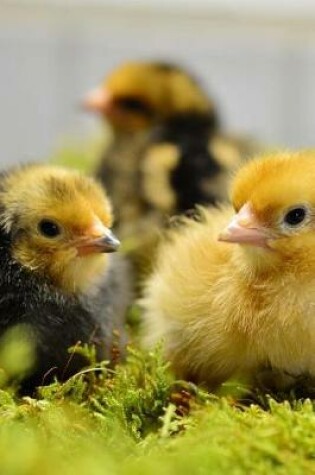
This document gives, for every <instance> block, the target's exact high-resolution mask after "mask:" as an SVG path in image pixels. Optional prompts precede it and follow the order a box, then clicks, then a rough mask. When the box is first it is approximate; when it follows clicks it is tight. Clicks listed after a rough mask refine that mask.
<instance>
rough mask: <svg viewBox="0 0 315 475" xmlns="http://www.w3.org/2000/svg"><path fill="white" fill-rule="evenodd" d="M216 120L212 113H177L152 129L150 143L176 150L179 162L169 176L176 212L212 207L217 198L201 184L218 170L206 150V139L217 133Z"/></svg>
mask: <svg viewBox="0 0 315 475" xmlns="http://www.w3.org/2000/svg"><path fill="white" fill-rule="evenodd" d="M218 127H219V124H218V119H217V117H216V116H215V114H214V113H197V112H192V113H189V114H187V113H186V114H179V115H177V116H174V117H172V118H170V119H169V120H167V121H165V123H164V124H163V125H160V126H158V127H156V128H155V130H154V132H153V134H152V142H153V143H154V144H159V143H163V142H166V143H172V144H174V145H176V146H177V147H178V148H179V150H180V160H179V164H178V165H177V167H176V168H175V169H174V170H173V171H172V173H171V176H170V186H171V187H172V189H173V190H174V191H175V194H176V197H177V206H176V212H183V211H185V210H188V209H190V208H193V207H194V206H195V205H196V204H215V203H216V202H217V197H216V196H215V195H214V194H212V193H211V192H209V191H207V190H206V189H205V187H204V186H203V184H204V183H205V182H206V181H207V180H210V179H211V180H212V179H215V177H216V176H217V175H219V174H220V172H221V171H222V167H221V166H220V165H219V163H218V162H217V161H216V159H215V157H214V156H213V155H212V154H211V152H210V151H209V147H208V144H209V140H210V139H211V137H212V136H213V135H214V134H215V133H216V132H217V130H218Z"/></svg>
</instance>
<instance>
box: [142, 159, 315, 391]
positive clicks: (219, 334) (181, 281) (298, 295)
mask: <svg viewBox="0 0 315 475" xmlns="http://www.w3.org/2000/svg"><path fill="white" fill-rule="evenodd" d="M314 180H315V155H314V154H312V153H306V152H305V153H300V154H292V155H290V154H281V155H280V154H279V155H276V156H270V157H266V158H265V159H262V160H256V161H253V162H252V163H250V164H248V165H247V166H245V167H244V169H243V170H241V171H240V172H239V174H238V175H237V177H236V179H235V181H234V186H233V189H232V198H233V205H234V208H235V209H236V210H237V211H238V210H239V209H240V208H241V207H242V206H243V205H244V204H245V203H246V202H251V203H252V205H253V207H254V210H255V211H257V214H258V215H259V217H260V219H261V222H263V223H264V225H266V226H269V227H270V228H271V229H272V230H273V231H274V233H275V238H274V240H273V241H272V242H271V244H270V249H268V250H266V249H261V248H254V247H253V246H250V245H246V246H245V245H239V244H230V243H224V242H218V235H219V233H220V232H221V231H222V230H223V229H224V228H225V226H226V225H227V224H228V223H229V221H230V219H231V217H232V216H233V214H234V213H235V211H234V210H233V208H232V207H231V208H230V207H228V208H223V209H221V210H214V209H213V210H205V211H204V217H203V220H202V222H194V221H191V220H187V221H186V225H185V226H184V227H180V228H179V229H178V230H174V231H172V232H171V235H170V237H169V239H168V241H166V242H165V243H164V244H163V245H162V246H161V249H160V253H159V258H158V260H157V266H156V271H155V273H154V275H153V276H152V278H151V279H150V281H149V282H148V284H147V289H146V296H145V299H144V301H143V306H144V309H145V335H146V336H145V343H146V345H149V346H152V345H154V344H156V343H157V342H158V341H160V340H164V344H165V354H166V357H167V358H168V359H169V360H170V361H171V363H172V366H173V368H174V370H175V372H176V374H177V375H178V376H179V377H184V378H187V379H190V380H193V381H196V382H199V383H205V384H206V385H207V386H208V387H209V388H210V389H215V388H217V387H218V385H220V384H221V383H222V382H224V381H226V380H227V379H229V378H231V377H235V376H242V377H245V378H247V379H252V378H253V377H255V376H256V375H257V373H258V372H259V371H260V369H261V368H265V367H271V368H273V369H276V370H280V371H283V372H288V373H290V374H292V375H300V374H304V373H307V374H310V375H311V376H315V354H314V345H315V233H314V230H315V222H313V220H314V214H313V213H311V215H310V220H309V222H308V223H307V225H305V226H303V227H302V228H301V229H300V230H299V232H291V231H290V232H289V231H287V230H286V229H282V228H281V226H280V224H279V219H280V216H281V213H282V210H283V209H286V208H287V207H290V206H291V205H294V204H301V203H305V202H307V203H310V206H311V207H312V210H315V191H314V185H313V184H314Z"/></svg>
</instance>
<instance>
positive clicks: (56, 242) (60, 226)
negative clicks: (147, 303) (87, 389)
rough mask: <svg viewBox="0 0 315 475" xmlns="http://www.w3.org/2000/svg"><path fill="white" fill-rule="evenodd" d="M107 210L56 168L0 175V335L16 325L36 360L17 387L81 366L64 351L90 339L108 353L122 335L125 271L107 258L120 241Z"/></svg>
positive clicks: (96, 190)
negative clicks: (26, 332) (21, 327)
mask: <svg viewBox="0 0 315 475" xmlns="http://www.w3.org/2000/svg"><path fill="white" fill-rule="evenodd" d="M112 221H113V217H112V211H111V205H110V203H109V200H108V198H107V196H106V194H105V192H104V191H103V188H102V187H101V186H100V185H98V184H97V183H96V182H94V180H92V179H90V178H87V177H84V176H82V175H80V174H79V173H77V172H73V171H68V170H66V169H63V168H59V167H52V166H43V165H28V166H24V167H20V168H15V169H12V170H9V171H8V172H5V173H2V175H1V177H0V229H1V231H0V261H1V270H0V313H1V319H0V322H1V324H0V334H1V335H2V334H4V333H5V332H6V330H7V329H9V328H11V327H13V326H15V325H18V324H23V325H24V326H26V327H27V328H28V329H29V332H30V334H31V335H32V338H31V339H32V343H33V344H34V346H35V355H36V365H35V369H34V371H33V372H32V374H30V375H28V377H27V378H26V379H25V381H24V386H23V390H24V391H31V390H32V388H33V387H34V386H35V385H39V384H46V383H48V382H50V381H51V379H52V378H53V377H54V376H57V377H58V378H59V379H62V380H63V379H66V378H68V377H69V376H70V375H72V374H73V373H75V372H77V371H78V370H79V369H80V368H82V366H84V365H85V364H86V361H85V359H84V358H83V357H82V356H79V355H77V354H73V355H70V354H69V353H68V348H69V347H72V346H75V345H77V344H78V343H79V342H81V343H83V344H84V343H91V344H95V346H96V349H97V358H98V359H104V358H109V357H110V352H111V345H112V343H113V331H114V330H116V329H117V330H118V331H119V332H120V333H121V338H122V343H123V342H124V339H125V334H124V314H125V311H126V307H127V305H128V304H129V300H130V290H129V282H128V272H127V267H126V264H125V263H124V262H123V261H119V260H115V259H112V258H111V257H110V256H109V255H108V253H112V252H114V251H116V250H117V249H118V247H119V241H118V240H117V238H116V237H115V236H114V235H113V233H112V232H111V231H110V228H111V226H112Z"/></svg>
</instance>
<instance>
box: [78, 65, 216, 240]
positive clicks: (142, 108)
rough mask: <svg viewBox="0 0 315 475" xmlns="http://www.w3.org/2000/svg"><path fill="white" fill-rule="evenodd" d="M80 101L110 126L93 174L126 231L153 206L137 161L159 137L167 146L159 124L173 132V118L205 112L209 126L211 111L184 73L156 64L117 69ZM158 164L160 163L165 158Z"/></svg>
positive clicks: (145, 171) (212, 119) (120, 224)
mask: <svg viewBox="0 0 315 475" xmlns="http://www.w3.org/2000/svg"><path fill="white" fill-rule="evenodd" d="M85 105H86V107H87V108H89V109H91V110H94V111H98V112H100V113H101V114H102V115H103V116H104V117H105V119H106V120H107V121H108V122H109V124H110V125H111V127H112V130H113V134H114V138H113V142H112V144H111V146H110V147H109V148H108V150H107V151H106V153H105V154H104V156H103V158H102V160H101V162H100V164H99V168H98V170H97V173H96V174H97V176H98V177H99V178H100V180H101V181H102V182H103V183H104V185H105V187H107V188H108V191H109V193H110V195H111V196H112V199H113V206H114V210H115V216H116V218H117V222H118V225H119V227H120V228H121V227H122V228H123V230H124V232H123V234H127V235H128V234H129V233H130V228H132V227H133V225H134V224H135V223H136V221H137V220H139V219H140V218H142V217H143V216H144V215H146V214H147V212H148V210H149V209H150V208H152V203H151V202H150V200H147V197H146V194H147V190H148V188H149V187H150V185H146V184H145V183H144V181H145V180H146V177H147V175H148V182H150V179H151V177H150V176H149V174H148V172H147V169H146V168H143V166H142V165H143V163H144V162H145V161H146V158H147V155H148V154H150V152H151V147H152V145H154V146H155V143H156V140H157V138H158V136H159V137H161V138H162V140H163V142H166V143H167V145H169V143H168V142H167V140H166V139H167V137H164V136H163V137H162V135H163V133H162V130H160V127H164V128H166V129H168V125H167V124H168V122H169V121H170V131H172V122H173V121H172V118H173V117H174V116H178V115H179V116H180V117H182V116H184V117H185V114H196V115H197V116H198V114H202V116H203V115H205V116H206V117H207V119H208V117H209V121H210V122H211V125H212V123H213V122H215V119H214V115H215V112H214V109H213V106H212V104H211V103H210V100H209V99H208V97H207V95H206V93H205V92H204V91H203V90H202V89H201V87H200V86H199V84H198V83H197V82H196V80H195V79H194V78H193V77H192V76H191V75H190V74H189V73H187V72H186V71H184V70H183V69H181V68H179V67H177V66H173V65H170V64H166V63H158V62H134V63H127V64H124V65H122V66H121V67H118V68H117V69H116V70H115V71H113V73H112V74H110V75H109V77H108V78H107V79H106V81H105V82H104V84H103V85H102V86H101V87H100V88H99V89H97V90H96V91H93V92H92V93H90V94H89V95H88V96H87V98H86V101H85ZM155 127H158V130H157V131H156V130H155ZM184 134H187V128H186V129H185V132H184ZM163 152H164V149H163ZM150 156H151V154H150ZM161 162H162V164H164V162H165V159H164V157H163V158H162V160H161ZM168 166H169V163H167V164H165V169H166V170H167V169H168ZM155 188H156V186H154V190H153V191H152V193H154V192H155ZM161 192H162V193H164V192H165V191H164V190H161Z"/></svg>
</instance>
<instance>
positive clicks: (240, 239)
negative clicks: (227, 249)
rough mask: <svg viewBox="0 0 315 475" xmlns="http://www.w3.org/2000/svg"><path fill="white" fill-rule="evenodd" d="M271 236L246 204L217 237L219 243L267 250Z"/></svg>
mask: <svg viewBox="0 0 315 475" xmlns="http://www.w3.org/2000/svg"><path fill="white" fill-rule="evenodd" d="M269 239H272V235H271V233H270V231H269V230H268V229H266V228H265V227H264V226H262V225H261V224H260V223H259V221H258V219H257V218H256V216H255V214H254V212H253V211H252V209H251V206H250V204H249V203H246V204H245V205H244V206H243V207H242V208H241V209H240V211H239V212H238V213H237V214H236V215H235V216H234V217H233V219H232V220H231V222H230V223H229V225H228V226H227V227H226V228H225V229H224V230H223V232H222V233H220V235H219V241H223V242H231V243H238V244H248V245H251V246H257V247H263V248H268V247H269V246H268V240H269Z"/></svg>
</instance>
